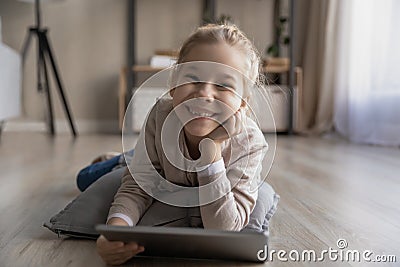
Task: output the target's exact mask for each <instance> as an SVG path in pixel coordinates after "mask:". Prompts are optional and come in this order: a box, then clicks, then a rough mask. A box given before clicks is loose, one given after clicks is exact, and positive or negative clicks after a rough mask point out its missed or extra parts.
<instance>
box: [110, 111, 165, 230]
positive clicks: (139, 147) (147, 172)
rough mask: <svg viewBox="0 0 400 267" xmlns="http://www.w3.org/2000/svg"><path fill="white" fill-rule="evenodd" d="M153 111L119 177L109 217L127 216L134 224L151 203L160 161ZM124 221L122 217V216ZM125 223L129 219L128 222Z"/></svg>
mask: <svg viewBox="0 0 400 267" xmlns="http://www.w3.org/2000/svg"><path fill="white" fill-rule="evenodd" d="M154 136H155V109H154V108H153V110H152V111H151V112H150V114H149V116H148V119H147V121H146V126H145V127H143V129H142V131H141V133H140V135H139V138H138V141H137V143H136V146H135V153H134V155H133V158H132V161H131V163H130V165H129V166H128V168H129V170H128V169H127V171H126V172H125V175H124V177H123V178H122V182H121V186H120V188H119V189H118V192H117V193H116V195H115V196H114V201H113V203H112V205H111V208H110V210H109V213H108V214H109V217H114V216H115V214H119V215H120V216H118V217H121V215H122V216H123V217H125V216H127V217H128V218H129V219H130V220H131V221H130V223H132V224H133V225H136V224H137V223H138V222H139V220H140V218H141V217H142V216H143V214H144V213H145V211H146V210H147V209H148V208H149V206H150V205H151V204H152V203H153V198H152V197H151V195H150V194H149V192H151V190H152V188H154V187H155V186H156V183H157V181H158V179H157V177H158V176H159V175H160V174H159V171H160V162H159V160H158V157H157V152H156V149H155V144H154V142H155V140H154ZM125 218H126V217H125ZM128 221H129V220H128Z"/></svg>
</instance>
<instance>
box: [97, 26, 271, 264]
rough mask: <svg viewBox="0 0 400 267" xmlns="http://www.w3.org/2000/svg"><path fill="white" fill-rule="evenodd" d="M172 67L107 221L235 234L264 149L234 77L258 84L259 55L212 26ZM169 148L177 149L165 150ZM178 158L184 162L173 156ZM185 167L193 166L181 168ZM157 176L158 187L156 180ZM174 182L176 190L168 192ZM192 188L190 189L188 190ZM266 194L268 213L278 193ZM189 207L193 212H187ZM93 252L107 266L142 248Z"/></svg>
mask: <svg viewBox="0 0 400 267" xmlns="http://www.w3.org/2000/svg"><path fill="white" fill-rule="evenodd" d="M177 64H178V66H179V67H178V68H176V71H175V72H174V73H173V75H172V78H171V83H172V85H171V87H172V89H171V90H170V96H171V97H172V99H160V100H159V101H157V102H156V104H155V105H154V107H153V108H152V110H151V112H150V113H149V115H148V117H147V121H146V123H145V126H144V127H143V130H142V132H141V134H140V136H139V140H138V142H137V145H136V147H135V153H134V155H133V159H132V162H131V163H130V165H129V170H130V172H126V174H125V176H124V177H123V178H122V184H121V187H120V188H119V190H118V192H117V194H116V195H115V197H114V202H113V204H112V206H111V208H110V211H109V216H108V220H107V224H111V225H125V226H135V225H152V226H156V225H157V226H161V225H163V226H182V225H186V226H187V225H189V226H192V227H204V228H206V229H221V230H231V231H240V230H242V229H243V228H244V227H245V226H246V225H247V224H248V223H249V218H250V213H251V212H252V211H253V209H254V207H255V203H256V200H257V197H258V191H257V190H252V185H253V186H254V182H255V181H259V180H260V166H261V162H262V159H263V157H264V155H265V153H266V149H267V144H266V141H265V138H264V136H263V134H262V133H261V131H260V129H259V128H258V127H257V125H256V124H255V123H254V121H252V120H251V119H250V118H247V116H246V113H245V110H246V108H247V100H248V99H249V97H250V95H251V92H248V90H247V88H246V86H243V82H242V81H243V80H240V77H238V75H237V73H242V74H243V75H244V76H246V77H248V79H249V80H250V81H252V82H253V83H258V82H259V79H260V72H259V71H260V59H259V56H258V53H257V51H256V49H255V47H254V46H253V44H252V43H251V42H250V41H249V40H248V39H247V37H245V35H244V34H243V33H242V32H241V31H240V30H239V29H238V28H237V27H235V26H233V25H214V24H212V25H207V26H203V27H200V28H198V29H197V30H196V31H195V32H194V33H193V34H192V35H191V36H190V37H189V38H188V39H187V40H186V41H185V42H184V44H183V46H182V47H181V49H180V53H179V57H178V62H177ZM196 64H197V65H196ZM219 74H223V75H219ZM210 77H213V79H211V78H210ZM214 78H215V79H214ZM171 114H172V115H171ZM171 116H172V117H173V118H177V120H178V121H180V122H181V125H182V131H180V128H179V127H177V129H176V135H174V134H171V132H167V134H165V133H164V132H163V131H164V130H163V126H165V125H164V124H165V123H166V122H169V121H170V120H171ZM172 120H173V119H172ZM164 128H165V127H164ZM171 129H172V130H173V128H171V127H170V130H171ZM165 136H166V137H165ZM165 138H167V139H168V138H169V139H168V141H165ZM210 140H212V142H211V141H210ZM171 144H176V145H177V148H176V149H175V150H172V151H171V149H170V148H171ZM178 150H180V151H179V152H178ZM171 153H172V154H171ZM180 153H182V154H183V157H175V155H176V154H180ZM171 158H174V159H173V160H172V161H177V162H171ZM187 159H189V160H187ZM188 162H189V163H193V166H194V167H193V166H192V167H190V168H188V167H187V164H188ZM185 164H186V165H185ZM182 166H186V167H182ZM185 168H186V169H185ZM131 173H132V174H131ZM158 176H160V177H162V178H163V180H164V181H165V185H163V183H164V182H161V183H160V182H157V181H159V180H157V179H159V177H158ZM157 183H158V185H157ZM171 185H172V186H171ZM174 185H176V187H179V188H180V189H182V190H181V191H179V190H175V189H171V190H169V189H170V187H173V186H174ZM160 188H161V189H160ZM191 188H196V189H197V191H188V190H190V189H191ZM185 190H186V191H185ZM182 191H185V192H196V193H193V194H192V193H190V194H186V195H185V194H184V193H183V194H180V192H182ZM267 192H268V193H267V194H270V196H268V197H269V198H271V199H274V201H271V210H273V211H274V210H275V208H276V201H277V196H276V195H275V193H274V192H273V190H272V189H271V190H269V191H267ZM195 203H198V206H199V207H198V208H193V207H194V206H195V205H194V204H195ZM272 205H274V206H275V208H274V207H272ZM174 206H181V207H184V208H179V207H178V208H177V207H174ZM185 207H186V208H185ZM185 209H186V210H187V211H186V210H185ZM182 210H185V214H190V220H189V221H188V220H187V218H186V219H185V218H183V217H182V216H181V215H179V216H178V215H177V214H178V213H179V211H182ZM97 251H98V253H99V254H100V256H101V257H102V258H103V260H104V261H106V262H107V263H108V264H121V263H123V262H125V261H127V260H128V259H130V258H132V257H133V256H134V255H136V254H138V253H140V252H142V251H144V247H142V246H140V245H139V244H136V243H127V244H124V243H123V242H110V241H108V240H107V239H106V238H105V237H104V236H100V237H99V238H98V240H97Z"/></svg>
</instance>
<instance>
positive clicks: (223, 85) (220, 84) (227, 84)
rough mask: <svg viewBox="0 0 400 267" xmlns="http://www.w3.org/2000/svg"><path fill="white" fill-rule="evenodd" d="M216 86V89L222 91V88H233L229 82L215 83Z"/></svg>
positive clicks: (230, 89)
mask: <svg viewBox="0 0 400 267" xmlns="http://www.w3.org/2000/svg"><path fill="white" fill-rule="evenodd" d="M216 86H217V87H218V90H221V91H223V90H229V91H232V90H235V88H234V87H233V85H232V84H229V83H217V84H216Z"/></svg>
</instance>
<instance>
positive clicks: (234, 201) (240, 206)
mask: <svg viewBox="0 0 400 267" xmlns="http://www.w3.org/2000/svg"><path fill="white" fill-rule="evenodd" d="M172 108H173V107H172V101H171V100H170V99H161V100H159V101H158V102H157V103H156V105H155V106H154V107H153V108H152V110H151V112H150V114H149V116H148V118H147V122H146V124H145V126H144V127H143V130H142V132H141V134H140V136H139V139H138V142H137V144H136V147H135V153H134V157H133V159H132V162H131V164H130V165H129V169H130V170H131V172H128V171H127V172H126V173H125V175H124V177H123V178H122V184H121V187H120V188H119V190H118V192H117V194H116V195H115V197H114V202H113V203H112V205H111V208H110V211H109V215H112V214H123V215H125V216H128V217H129V218H130V219H131V220H132V222H133V225H136V224H137V223H138V221H139V220H140V218H141V217H142V216H143V214H144V213H145V212H146V210H147V209H148V208H149V206H150V205H151V204H152V202H153V199H154V198H153V197H152V196H151V194H152V193H154V194H152V195H153V196H156V198H157V195H162V194H164V195H166V194H170V195H173V194H174V193H173V192H172V191H173V190H172V191H171V190H170V191H169V189H168V186H164V187H163V186H162V185H161V186H160V184H162V183H160V182H159V180H157V179H156V177H161V180H164V181H165V179H166V180H167V181H169V182H171V183H173V184H176V185H180V186H185V187H191V188H193V187H196V188H197V189H198V188H200V189H199V190H197V191H193V192H197V193H193V194H192V196H190V197H193V199H197V200H198V201H200V202H199V203H205V202H204V201H203V200H204V199H206V198H207V197H208V198H209V197H211V196H215V195H217V196H216V197H214V198H213V199H214V200H213V201H212V202H209V203H207V204H204V205H201V206H200V212H201V219H202V221H203V226H204V228H209V229H221V230H231V231H240V230H241V229H243V228H244V227H245V226H246V225H247V224H248V222H249V217H250V213H251V212H252V211H253V209H254V206H255V203H256V200H257V188H256V185H257V184H258V183H259V181H260V171H261V162H262V159H263V158H264V156H265V153H266V151H267V143H266V141H265V138H264V136H263V134H262V132H261V131H260V129H259V128H258V127H257V125H256V124H255V122H254V121H253V120H251V119H250V118H247V119H246V120H245V127H244V130H243V131H242V132H241V133H240V134H238V135H236V136H234V137H231V138H230V139H228V140H226V141H224V142H223V143H222V146H221V148H222V159H221V162H219V163H220V164H219V166H222V168H220V167H217V169H218V171H217V172H216V173H215V171H214V172H213V171H209V170H207V169H205V170H202V171H199V172H189V171H182V170H180V169H178V168H177V167H176V164H175V166H174V165H173V164H171V162H170V161H169V160H168V159H170V157H169V158H167V156H166V153H165V151H164V150H163V145H162V142H161V128H162V126H163V123H164V121H165V120H166V118H167V115H168V114H169V113H170V112H173V111H172ZM171 114H174V113H171ZM170 138H178V140H179V141H178V142H179V146H180V147H181V150H183V151H182V153H183V155H184V156H185V157H186V158H188V159H190V156H189V153H188V150H187V147H186V143H185V137H184V135H183V134H181V135H179V137H174V136H171V137H170ZM167 147H168V146H167ZM164 148H165V146H164ZM168 149H170V148H168ZM178 150H179V149H178V148H176V151H174V152H176V154H179V153H178V152H179V151H178ZM146 151H147V152H146ZM177 158H178V160H179V157H177ZM181 163H182V162H181ZM182 164H184V163H182ZM217 164H218V163H217ZM212 165H213V164H212ZM214 170H215V166H214ZM131 173H132V174H131ZM133 176H134V177H135V179H133ZM137 181H139V182H137ZM211 182H214V183H213V186H211V187H208V188H204V190H203V189H202V188H203V187H202V186H205V185H207V184H208V183H211ZM199 186H200V187H199ZM160 188H161V189H160ZM160 190H161V193H160ZM157 192H158V193H157ZM148 193H150V194H148ZM178 198H179V200H180V201H178V202H179V203H185V201H184V200H183V199H182V198H184V196H179V195H178ZM157 199H158V198H157ZM163 199H164V200H165V199H166V198H163ZM193 199H191V200H190V201H189V200H188V202H187V203H192V204H188V206H190V205H192V206H193V203H195V202H196V201H195V202H193V201H192V200H193ZM161 201H163V200H161ZM163 202H164V201H163ZM171 203H172V202H171ZM173 205H175V204H173Z"/></svg>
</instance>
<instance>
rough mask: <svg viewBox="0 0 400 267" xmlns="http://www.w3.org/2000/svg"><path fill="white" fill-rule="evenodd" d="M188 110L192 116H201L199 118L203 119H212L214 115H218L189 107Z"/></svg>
mask: <svg viewBox="0 0 400 267" xmlns="http://www.w3.org/2000/svg"><path fill="white" fill-rule="evenodd" d="M187 110H188V111H189V112H190V113H191V114H193V115H195V116H199V117H202V118H211V117H213V116H214V115H216V113H214V112H211V111H208V110H202V109H201V110H199V109H193V108H192V107H189V106H188V107H187Z"/></svg>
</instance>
